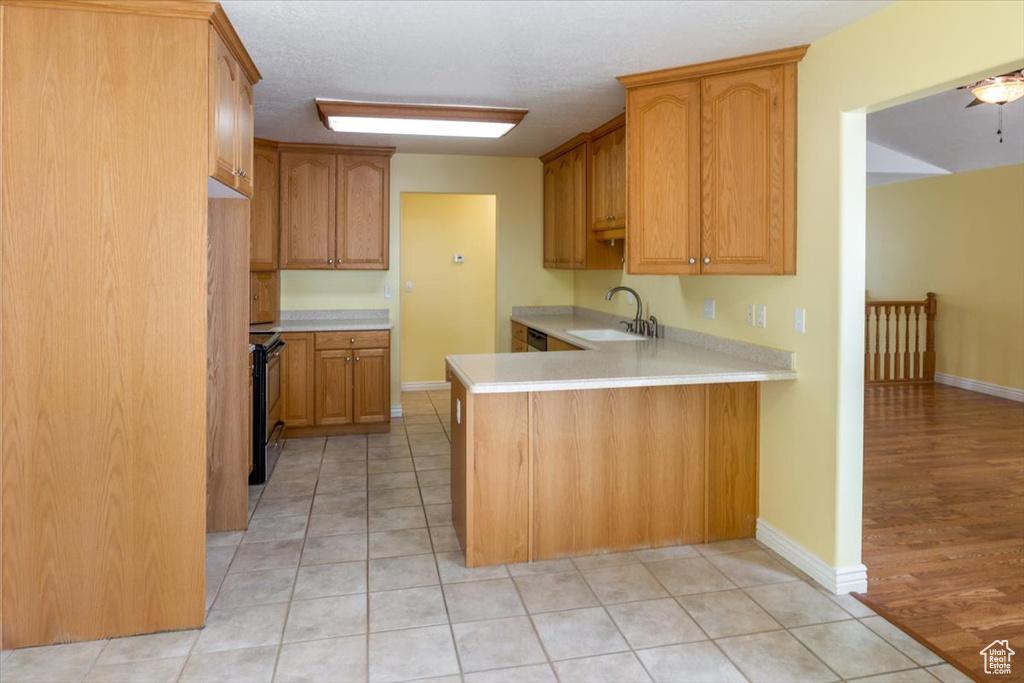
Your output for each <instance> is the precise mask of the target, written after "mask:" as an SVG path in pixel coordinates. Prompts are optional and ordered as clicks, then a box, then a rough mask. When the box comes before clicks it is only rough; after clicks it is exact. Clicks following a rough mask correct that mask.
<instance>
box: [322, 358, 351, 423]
mask: <svg viewBox="0 0 1024 683" xmlns="http://www.w3.org/2000/svg"><path fill="white" fill-rule="evenodd" d="M356 353H357V352H356V351H351V350H348V349H346V350H339V351H317V352H316V382H315V384H316V423H317V424H318V425H347V424H351V423H352V366H353V363H354V361H353V355H354V354H356Z"/></svg>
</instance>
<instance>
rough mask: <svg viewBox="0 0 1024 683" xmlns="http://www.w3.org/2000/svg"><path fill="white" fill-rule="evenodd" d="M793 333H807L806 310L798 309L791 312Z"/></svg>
mask: <svg viewBox="0 0 1024 683" xmlns="http://www.w3.org/2000/svg"><path fill="white" fill-rule="evenodd" d="M793 331H794V332H799V333H800V334H803V333H805V332H807V309H805V308H798V309H796V310H794V311H793Z"/></svg>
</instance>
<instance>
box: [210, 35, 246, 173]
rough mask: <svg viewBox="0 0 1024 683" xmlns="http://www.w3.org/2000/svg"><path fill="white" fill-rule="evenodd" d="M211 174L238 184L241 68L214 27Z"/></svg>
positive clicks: (211, 90) (211, 52)
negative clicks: (239, 80)
mask: <svg viewBox="0 0 1024 683" xmlns="http://www.w3.org/2000/svg"><path fill="white" fill-rule="evenodd" d="M210 64H211V71H210V175H211V176H213V177H214V178H215V179H217V180H219V181H220V182H221V183H223V184H225V185H227V186H228V187H234V186H235V179H236V177H237V176H236V175H235V171H236V170H237V168H238V167H237V166H236V165H235V155H236V153H237V151H236V149H235V142H236V126H237V124H238V122H237V120H236V119H237V113H236V109H237V107H238V79H239V77H240V73H241V71H240V69H239V68H238V63H237V62H236V61H235V58H234V56H233V55H232V54H231V51H230V50H228V48H227V45H225V44H224V41H223V40H221V38H220V36H219V35H217V32H216V31H215V30H214V29H213V27H211V28H210Z"/></svg>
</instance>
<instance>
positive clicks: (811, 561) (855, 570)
mask: <svg viewBox="0 0 1024 683" xmlns="http://www.w3.org/2000/svg"><path fill="white" fill-rule="evenodd" d="M757 540H759V541H761V543H764V544H765V545H766V546H768V547H769V548H770V549H772V550H773V551H775V552H776V553H778V554H779V555H781V556H782V557H783V558H785V559H786V560H787V561H788V562H789V563H790V564H792V565H793V566H794V567H796V568H797V569H799V570H800V571H802V572H803V573H804V574H807V575H808V576H809V577H811V578H812V579H814V580H815V581H816V582H817V583H818V584H820V585H821V586H822V587H823V588H825V590H827V591H829V592H830V593H832V594H833V595H842V594H844V593H867V592H868V568H867V567H865V566H864V565H862V564H852V565H850V566H848V567H833V566H832V565H830V564H828V563H827V562H825V561H824V560H822V559H821V558H819V557H818V556H817V555H815V554H814V553H812V552H811V551H809V550H807V549H806V548H804V547H803V546H802V545H800V544H799V543H797V542H795V541H793V540H792V539H791V538H789V537H788V536H786V535H785V534H784V533H782V532H781V531H779V530H778V529H776V528H775V527H773V526H772V525H771V524H769V523H768V522H766V521H764V520H763V519H758V520H757Z"/></svg>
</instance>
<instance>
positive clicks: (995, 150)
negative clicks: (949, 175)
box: [867, 90, 1024, 185]
mask: <svg viewBox="0 0 1024 683" xmlns="http://www.w3.org/2000/svg"><path fill="white" fill-rule="evenodd" d="M973 99H974V96H973V95H971V93H970V92H968V91H966V90H947V91H946V92H941V93H938V94H936V95H932V96H930V97H923V98H921V99H919V100H914V101H913V102H907V103H906V104H901V105H899V106H897V107H890V108H889V109H884V110H882V111H879V112H875V113H873V114H868V130H867V135H868V139H869V140H871V141H872V142H877V143H878V144H880V145H884V146H886V147H889V148H890V149H894V150H896V151H898V152H903V153H904V154H908V155H910V156H912V157H915V158H917V159H921V160H923V161H927V162H928V163H931V164H934V165H936V166H939V167H941V168H944V169H946V170H948V171H953V172H954V173H958V172H960V171H975V170H979V169H982V168H992V167H995V166H1007V165H1009V164H1024V99H1020V100H1017V101H1016V102H1011V103H1010V104H1006V105H1003V142H1002V143H1001V144H1000V142H999V137H998V136H997V135H996V128H997V124H998V121H999V109H998V107H996V106H994V105H988V104H986V105H979V106H977V107H971V108H970V109H965V108H964V107H966V106H967V105H968V104H970V103H971V101H972V100H973ZM872 175H875V174H869V178H868V180H869V183H870V184H872V185H878V184H885V183H888V182H897V181H899V180H913V179H914V178H921V177H927V176H921V175H912V174H911V175H907V176H906V177H900V176H899V175H894V174H880V175H878V176H877V177H875V178H872V177H871V176H872Z"/></svg>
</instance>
